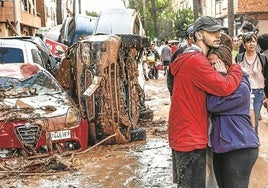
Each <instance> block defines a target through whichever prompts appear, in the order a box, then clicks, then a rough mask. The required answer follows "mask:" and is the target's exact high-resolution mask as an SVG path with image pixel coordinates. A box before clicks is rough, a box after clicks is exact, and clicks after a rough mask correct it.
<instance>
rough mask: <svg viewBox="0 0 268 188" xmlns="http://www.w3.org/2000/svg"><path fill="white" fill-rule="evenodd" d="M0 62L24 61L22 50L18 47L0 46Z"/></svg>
mask: <svg viewBox="0 0 268 188" xmlns="http://www.w3.org/2000/svg"><path fill="white" fill-rule="evenodd" d="M0 63H2V64H4V63H24V57H23V51H22V50H21V49H19V48H6V47H0Z"/></svg>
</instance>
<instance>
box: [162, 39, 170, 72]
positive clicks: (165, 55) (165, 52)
mask: <svg viewBox="0 0 268 188" xmlns="http://www.w3.org/2000/svg"><path fill="white" fill-rule="evenodd" d="M160 58H161V61H162V63H163V69H164V75H166V73H167V71H168V69H169V64H170V61H171V48H170V47H169V45H168V41H166V42H165V46H164V47H163V48H162V51H161V55H160Z"/></svg>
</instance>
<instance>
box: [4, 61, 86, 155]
mask: <svg viewBox="0 0 268 188" xmlns="http://www.w3.org/2000/svg"><path fill="white" fill-rule="evenodd" d="M0 72H1V75H0V158H1V159H8V158H13V157H18V156H24V157H29V156H38V155H46V156H49V155H53V154H54V153H63V152H65V151H70V150H72V151H74V150H77V151H80V150H84V149H86V148H87V142H88V123H87V121H86V120H84V119H83V118H82V117H81V115H80V113H79V111H78V109H77V108H76V105H75V103H74V102H73V100H72V99H71V98H70V97H69V96H68V95H67V93H66V92H65V91H64V90H63V89H62V87H61V86H60V85H59V84H58V83H57V81H56V79H55V78H54V77H53V76H52V75H51V74H50V73H49V72H48V71H46V70H45V69H43V68H42V67H41V66H38V65H36V64H31V63H12V64H0Z"/></svg>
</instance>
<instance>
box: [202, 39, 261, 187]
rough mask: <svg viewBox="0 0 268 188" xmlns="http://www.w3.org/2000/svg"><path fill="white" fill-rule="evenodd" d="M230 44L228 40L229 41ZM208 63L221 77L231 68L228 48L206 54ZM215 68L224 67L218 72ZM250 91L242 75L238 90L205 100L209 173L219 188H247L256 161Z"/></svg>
mask: <svg viewBox="0 0 268 188" xmlns="http://www.w3.org/2000/svg"><path fill="white" fill-rule="evenodd" d="M229 41H230V43H231V38H229ZM208 60H209V61H210V63H211V64H212V66H213V67H214V68H215V69H216V70H217V71H219V72H221V73H222V74H223V75H225V74H226V72H227V70H228V69H229V66H230V65H231V64H232V61H233V58H232V49H231V46H227V45H225V44H221V45H220V47H219V48H213V49H211V50H209V53H208ZM219 64H221V65H219ZM218 67H221V68H222V67H224V69H221V70H219V69H218ZM250 100H251V88H250V83H249V80H248V74H247V73H245V72H244V74H243V79H242V81H241V83H240V84H239V86H238V88H237V89H236V90H235V91H234V92H233V93H232V94H231V95H229V96H227V97H217V96H214V95H208V96H207V107H208V111H209V112H210V119H211V123H212V131H211V133H210V138H211V146H212V149H213V170H214V173H215V177H216V180H217V184H218V187H219V188H247V187H248V184H249V178H250V174H251V171H252V168H253V165H254V164H255V162H256V160H257V158H258V151H259V149H258V148H259V145H260V143H259V138H258V135H257V133H256V132H255V131H254V129H253V127H252V124H251V120H250Z"/></svg>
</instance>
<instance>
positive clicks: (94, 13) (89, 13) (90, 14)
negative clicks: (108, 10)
mask: <svg viewBox="0 0 268 188" xmlns="http://www.w3.org/2000/svg"><path fill="white" fill-rule="evenodd" d="M86 15H87V16H93V17H98V16H99V15H98V13H97V12H89V11H86Z"/></svg>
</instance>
